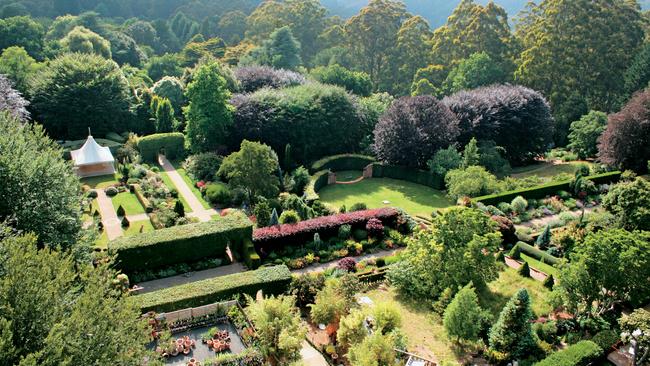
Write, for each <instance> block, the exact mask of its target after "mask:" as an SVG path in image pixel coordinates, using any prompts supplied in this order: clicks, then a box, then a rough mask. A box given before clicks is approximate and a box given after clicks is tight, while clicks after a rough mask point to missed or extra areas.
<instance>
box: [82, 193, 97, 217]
mask: <svg viewBox="0 0 650 366" xmlns="http://www.w3.org/2000/svg"><path fill="white" fill-rule="evenodd" d="M97 209H98V207H97V199H96V198H95V199H93V200H92V202H91V203H90V208H88V207H84V210H83V213H82V216H81V221H82V222H86V221H92V220H93V213H94V212H95V210H97Z"/></svg>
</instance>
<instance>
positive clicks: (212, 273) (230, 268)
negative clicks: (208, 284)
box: [137, 263, 246, 293]
mask: <svg viewBox="0 0 650 366" xmlns="http://www.w3.org/2000/svg"><path fill="white" fill-rule="evenodd" d="M245 270H246V269H245V268H244V265H243V264H241V263H232V264H228V265H226V266H221V267H216V268H210V269H206V270H203V271H197V272H189V273H185V274H182V275H178V276H173V277H166V278H161V279H158V280H151V281H147V282H141V283H138V284H137V285H138V286H140V287H142V290H141V291H139V292H138V293H144V292H151V291H156V290H162V289H165V288H168V287H172V286H178V285H184V284H187V283H191V282H196V281H201V280H206V279H208V278H214V277H220V276H225V275H229V274H233V273H239V272H243V271H245Z"/></svg>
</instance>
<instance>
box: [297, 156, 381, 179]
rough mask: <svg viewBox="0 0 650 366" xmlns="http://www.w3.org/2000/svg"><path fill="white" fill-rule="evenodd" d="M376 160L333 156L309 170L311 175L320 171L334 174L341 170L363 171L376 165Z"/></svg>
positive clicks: (318, 162)
mask: <svg viewBox="0 0 650 366" xmlns="http://www.w3.org/2000/svg"><path fill="white" fill-rule="evenodd" d="M374 162H375V158H373V157H372V156H367V155H359V154H341V155H332V156H328V157H325V158H322V159H320V160H317V161H316V162H314V163H313V164H312V165H311V167H310V168H309V171H310V173H312V174H313V173H315V172H317V171H320V170H327V169H329V170H331V171H333V172H336V171H341V170H363V168H365V167H366V166H368V164H370V163H374Z"/></svg>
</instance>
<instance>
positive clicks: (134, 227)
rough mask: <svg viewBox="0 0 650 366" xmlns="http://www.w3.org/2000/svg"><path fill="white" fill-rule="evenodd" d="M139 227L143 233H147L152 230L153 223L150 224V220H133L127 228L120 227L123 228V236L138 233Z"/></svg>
mask: <svg viewBox="0 0 650 366" xmlns="http://www.w3.org/2000/svg"><path fill="white" fill-rule="evenodd" d="M141 227H142V232H143V233H148V232H149V231H153V230H154V228H153V225H151V221H149V220H143V221H134V222H132V223H131V224H130V225H129V227H128V228H126V229H124V228H122V229H123V230H124V236H133V235H138V234H140V228H141Z"/></svg>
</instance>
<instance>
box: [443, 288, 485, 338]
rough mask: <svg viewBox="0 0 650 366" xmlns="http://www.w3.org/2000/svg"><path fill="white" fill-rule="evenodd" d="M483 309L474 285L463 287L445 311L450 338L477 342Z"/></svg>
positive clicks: (446, 326)
mask: <svg viewBox="0 0 650 366" xmlns="http://www.w3.org/2000/svg"><path fill="white" fill-rule="evenodd" d="M480 320H481V308H480V307H479V304H478V297H477V296H476V291H474V287H472V284H471V283H470V284H469V285H467V286H465V287H463V288H462V289H461V290H460V291H459V292H458V293H457V294H456V296H454V299H453V300H452V301H451V303H450V304H449V306H447V309H446V310H445V314H444V318H443V325H444V326H445V330H446V331H447V334H448V335H449V337H455V338H456V340H461V339H463V340H476V339H477V338H478V333H479V331H480V327H481V321H480Z"/></svg>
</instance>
